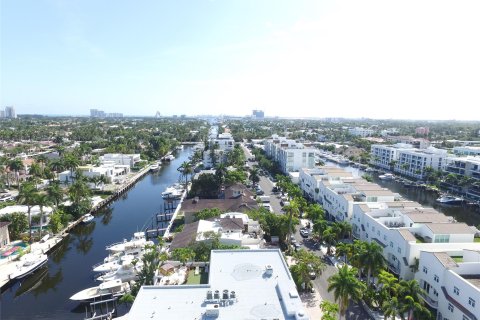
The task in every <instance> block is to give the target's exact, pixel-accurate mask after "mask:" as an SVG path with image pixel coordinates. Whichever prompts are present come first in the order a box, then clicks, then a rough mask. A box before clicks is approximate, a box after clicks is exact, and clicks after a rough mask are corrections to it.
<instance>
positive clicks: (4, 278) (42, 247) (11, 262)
mask: <svg viewBox="0 0 480 320" xmlns="http://www.w3.org/2000/svg"><path fill="white" fill-rule="evenodd" d="M149 171H150V166H148V165H147V166H146V167H145V168H143V169H142V170H140V171H139V172H138V173H137V174H135V175H134V176H133V177H131V178H130V179H129V180H128V181H127V182H125V183H124V184H123V185H122V186H121V187H120V188H118V189H116V190H115V191H114V192H113V193H112V194H111V195H110V196H108V197H107V198H105V199H103V200H102V201H101V202H99V203H97V204H95V205H94V206H93V207H92V209H90V211H89V212H86V213H90V214H95V213H96V212H97V211H99V210H100V209H102V208H104V207H106V206H108V205H109V204H110V203H112V202H113V201H115V200H117V199H118V198H119V197H121V196H122V195H123V194H124V193H125V192H127V191H128V190H130V189H131V188H133V187H134V186H135V184H136V183H137V181H138V180H140V179H141V178H143V177H144V176H145V175H146V174H147V173H148V172H149ZM82 220H83V216H81V217H80V218H78V219H77V220H76V221H73V222H70V223H69V224H68V225H67V226H66V227H65V228H64V229H63V230H62V231H60V232H59V233H58V234H56V235H54V236H52V237H50V238H49V239H47V240H46V241H44V242H34V243H32V244H31V245H30V246H29V248H28V247H27V249H26V250H28V249H30V250H31V251H32V252H33V251H41V252H42V253H45V254H48V253H49V252H50V251H52V250H53V249H55V248H56V247H57V246H58V245H59V244H60V243H61V242H62V240H63V239H65V238H66V237H67V236H68V233H69V231H70V230H72V229H73V228H75V227H76V226H77V225H78V224H80V223H81V222H82ZM16 259H17V255H15V256H13V257H8V258H6V259H2V260H0V288H2V287H3V286H5V285H7V284H8V283H9V282H10V275H11V274H12V273H13V272H14V271H15V270H16V269H17V263H18V262H17V261H16Z"/></svg>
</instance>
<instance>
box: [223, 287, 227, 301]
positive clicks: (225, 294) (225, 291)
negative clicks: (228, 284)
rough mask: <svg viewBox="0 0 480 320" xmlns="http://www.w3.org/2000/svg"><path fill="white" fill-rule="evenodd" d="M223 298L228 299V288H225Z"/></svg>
mask: <svg viewBox="0 0 480 320" xmlns="http://www.w3.org/2000/svg"><path fill="white" fill-rule="evenodd" d="M222 299H224V300H227V299H228V290H227V289H225V290H223V295H222Z"/></svg>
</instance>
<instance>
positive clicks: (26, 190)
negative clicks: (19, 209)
mask: <svg viewBox="0 0 480 320" xmlns="http://www.w3.org/2000/svg"><path fill="white" fill-rule="evenodd" d="M17 200H18V203H21V204H25V205H26V206H27V212H28V229H29V241H30V242H32V215H31V212H30V211H31V209H32V207H33V206H34V205H35V204H36V201H37V188H36V187H35V185H34V184H33V183H31V182H25V183H23V184H22V185H21V186H20V191H19V193H18V199H17Z"/></svg>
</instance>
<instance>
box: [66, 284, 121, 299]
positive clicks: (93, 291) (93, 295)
mask: <svg viewBox="0 0 480 320" xmlns="http://www.w3.org/2000/svg"><path fill="white" fill-rule="evenodd" d="M129 291H130V285H129V284H128V282H125V283H122V281H121V280H120V279H115V280H111V281H106V282H103V283H101V284H100V285H98V286H96V287H91V288H87V289H84V290H82V291H80V292H77V293H75V294H74V295H73V296H71V297H70V300H74V301H83V302H88V301H92V300H94V299H97V298H101V297H109V296H113V297H118V296H121V295H123V294H124V293H127V292H129Z"/></svg>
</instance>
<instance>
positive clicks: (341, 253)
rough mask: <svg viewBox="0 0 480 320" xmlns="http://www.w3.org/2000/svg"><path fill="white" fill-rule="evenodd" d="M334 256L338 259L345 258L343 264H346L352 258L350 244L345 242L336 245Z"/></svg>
mask: <svg viewBox="0 0 480 320" xmlns="http://www.w3.org/2000/svg"><path fill="white" fill-rule="evenodd" d="M335 256H336V257H337V258H338V257H344V258H345V263H348V261H349V260H350V258H351V256H352V244H350V243H345V242H340V243H338V244H337V246H336V247H335Z"/></svg>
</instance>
